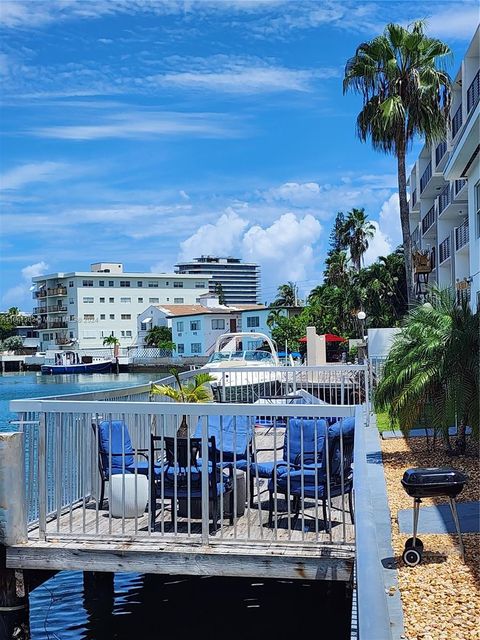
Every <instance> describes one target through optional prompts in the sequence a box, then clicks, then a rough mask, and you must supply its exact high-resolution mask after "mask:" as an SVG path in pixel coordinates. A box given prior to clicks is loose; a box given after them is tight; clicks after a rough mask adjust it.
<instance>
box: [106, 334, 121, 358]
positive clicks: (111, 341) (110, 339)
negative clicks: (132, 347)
mask: <svg viewBox="0 0 480 640" xmlns="http://www.w3.org/2000/svg"><path fill="white" fill-rule="evenodd" d="M102 344H103V346H104V347H111V348H112V354H113V353H114V352H115V347H117V346H118V345H119V344H120V340H119V339H118V338H116V337H115V336H107V337H106V338H104V339H103V343H102Z"/></svg>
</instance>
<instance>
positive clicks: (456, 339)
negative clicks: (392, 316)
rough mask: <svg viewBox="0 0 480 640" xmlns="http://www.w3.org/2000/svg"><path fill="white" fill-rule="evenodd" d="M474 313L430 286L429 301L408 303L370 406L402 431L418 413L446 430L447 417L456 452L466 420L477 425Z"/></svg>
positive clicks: (479, 394) (479, 397)
mask: <svg viewBox="0 0 480 640" xmlns="http://www.w3.org/2000/svg"><path fill="white" fill-rule="evenodd" d="M479 328H480V327H479V313H478V312H477V313H473V312H472V310H471V309H470V307H469V305H468V302H467V301H466V300H465V299H463V300H462V301H461V302H460V304H457V301H456V299H455V295H454V293H453V292H451V291H450V290H449V289H444V290H440V289H437V288H434V289H432V290H431V291H430V301H429V302H427V303H425V304H420V305H418V306H416V307H415V308H413V309H412V310H411V311H410V313H409V314H408V316H407V319H406V323H405V326H404V327H403V330H402V332H401V333H400V334H399V335H398V336H397V337H396V338H395V339H394V342H393V344H392V348H391V349H390V353H389V354H388V358H387V361H386V363H385V369H384V375H383V378H382V379H381V381H380V382H379V384H378V387H377V390H376V393H375V405H376V408H377V409H379V410H384V411H387V412H388V413H389V415H390V418H391V419H392V420H393V421H394V422H398V423H399V424H400V428H401V429H402V430H403V431H407V432H408V430H409V429H410V428H411V427H412V426H414V425H415V424H416V423H417V421H418V420H419V419H420V418H423V417H428V419H429V422H430V423H431V426H432V427H434V428H436V429H439V430H440V431H442V432H443V433H444V434H445V438H446V441H447V446H448V447H449V449H450V443H449V439H448V426H449V424H451V420H452V416H456V417H457V421H458V440H457V447H456V451H455V453H459V454H461V453H464V452H465V448H466V441H465V433H466V426H467V425H469V426H471V428H472V431H473V433H474V434H475V435H478V428H479V401H480V390H479V389H480V386H479V366H478V354H479Z"/></svg>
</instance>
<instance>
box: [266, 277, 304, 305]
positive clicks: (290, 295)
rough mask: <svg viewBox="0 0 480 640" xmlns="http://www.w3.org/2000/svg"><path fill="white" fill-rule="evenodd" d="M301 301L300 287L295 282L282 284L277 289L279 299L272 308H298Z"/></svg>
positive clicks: (273, 303) (276, 299)
mask: <svg viewBox="0 0 480 640" xmlns="http://www.w3.org/2000/svg"><path fill="white" fill-rule="evenodd" d="M300 302H301V301H300V300H299V297H298V287H297V285H296V284H295V283H294V282H287V283H286V284H281V285H280V286H279V287H278V289H277V297H276V298H275V300H274V301H273V302H272V305H271V306H272V307H297V306H298V305H299V303H300Z"/></svg>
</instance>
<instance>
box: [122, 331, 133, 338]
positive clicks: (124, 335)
mask: <svg viewBox="0 0 480 640" xmlns="http://www.w3.org/2000/svg"><path fill="white" fill-rule="evenodd" d="M120 335H121V336H122V338H131V337H132V332H131V331H121V332H120Z"/></svg>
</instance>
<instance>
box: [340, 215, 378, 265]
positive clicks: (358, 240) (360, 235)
mask: <svg viewBox="0 0 480 640" xmlns="http://www.w3.org/2000/svg"><path fill="white" fill-rule="evenodd" d="M338 234H339V236H340V239H341V242H342V244H343V246H344V247H346V248H348V249H349V250H350V257H351V259H352V263H353V266H354V268H355V269H356V271H357V272H358V271H360V267H361V266H362V261H363V254H364V253H365V251H366V250H367V249H368V241H369V240H370V239H371V238H373V236H374V235H375V227H374V226H373V224H372V223H371V222H369V221H368V220H367V215H366V213H365V209H356V208H353V209H352V210H351V211H349V212H348V213H347V217H346V218H345V221H344V223H343V225H342V226H341V227H340V229H339V230H338Z"/></svg>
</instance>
